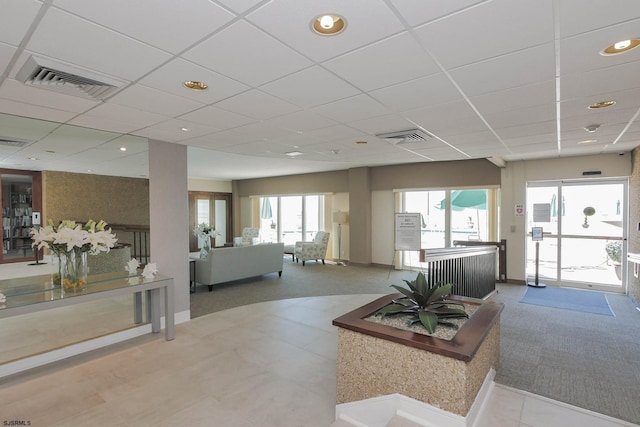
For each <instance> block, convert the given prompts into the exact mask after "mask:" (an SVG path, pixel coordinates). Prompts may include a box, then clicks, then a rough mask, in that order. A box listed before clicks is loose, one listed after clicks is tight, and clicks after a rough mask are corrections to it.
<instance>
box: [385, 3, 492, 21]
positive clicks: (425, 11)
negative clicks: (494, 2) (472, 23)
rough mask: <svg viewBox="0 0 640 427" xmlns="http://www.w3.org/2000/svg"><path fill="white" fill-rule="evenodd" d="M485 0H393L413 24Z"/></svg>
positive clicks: (396, 6) (404, 16) (439, 16)
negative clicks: (444, 0)
mask: <svg viewBox="0 0 640 427" xmlns="http://www.w3.org/2000/svg"><path fill="white" fill-rule="evenodd" d="M483 2H484V0H447V1H446V2H443V1H439V0H422V1H418V2H417V1H415V0H391V3H393V5H394V6H395V8H396V9H398V11H399V12H400V14H401V15H402V17H403V18H404V19H405V20H406V21H407V22H408V23H409V25H411V26H413V27H414V26H416V25H418V24H423V23H425V22H431V21H434V20H436V19H438V18H442V17H444V16H446V15H449V14H452V13H455V12H459V11H461V10H463V9H466V8H467V7H470V6H473V5H475V4H479V3H483Z"/></svg>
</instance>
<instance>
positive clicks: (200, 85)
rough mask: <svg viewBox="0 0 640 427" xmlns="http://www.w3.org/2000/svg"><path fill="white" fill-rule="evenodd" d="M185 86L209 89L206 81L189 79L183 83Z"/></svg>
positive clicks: (193, 88)
mask: <svg viewBox="0 0 640 427" xmlns="http://www.w3.org/2000/svg"><path fill="white" fill-rule="evenodd" d="M182 84H183V86H184V87H186V88H187V89H191V90H207V88H208V87H209V86H208V85H207V84H206V83H203V82H196V81H193V80H187V81H185V82H183V83H182Z"/></svg>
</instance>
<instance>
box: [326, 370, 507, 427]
mask: <svg viewBox="0 0 640 427" xmlns="http://www.w3.org/2000/svg"><path fill="white" fill-rule="evenodd" d="M495 374H496V372H495V370H493V369H490V370H489V372H488V373H487V375H486V377H485V379H484V382H483V383H482V386H481V387H480V390H479V391H478V394H477V395H476V398H475V400H474V402H473V404H472V405H471V409H470V410H469V412H468V413H467V415H466V416H464V417H463V416H461V415H458V414H454V413H451V412H447V411H445V410H443V409H440V408H437V407H435V406H433V405H429V404H427V403H424V402H420V401H418V400H415V399H412V398H410V397H407V396H403V395H401V394H390V395H386V396H378V397H373V398H370V399H365V400H361V401H358V402H348V403H343V404H340V405H336V420H344V421H348V422H350V423H351V424H353V425H355V426H359V427H363V426H366V427H384V426H386V425H387V424H388V423H389V421H390V420H391V419H392V418H393V417H394V416H396V415H399V416H401V417H404V418H406V419H408V420H411V421H413V422H414V423H416V424H419V425H423V426H425V427H470V426H473V425H475V424H476V423H477V421H478V419H479V417H480V415H481V414H482V411H483V410H484V408H485V406H486V402H487V401H488V399H489V396H490V395H491V392H492V390H493V388H494V382H493V379H494V378H495Z"/></svg>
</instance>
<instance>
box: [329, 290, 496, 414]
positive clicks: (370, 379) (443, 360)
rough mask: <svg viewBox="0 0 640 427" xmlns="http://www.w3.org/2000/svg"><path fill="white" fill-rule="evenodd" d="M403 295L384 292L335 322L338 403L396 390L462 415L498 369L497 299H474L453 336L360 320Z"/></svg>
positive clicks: (386, 393)
mask: <svg viewBox="0 0 640 427" xmlns="http://www.w3.org/2000/svg"><path fill="white" fill-rule="evenodd" d="M401 296H402V294H394V295H387V296H384V297H382V298H379V299H377V300H375V301H373V302H371V303H369V304H367V305H365V306H363V307H360V308H358V309H356V310H354V311H352V312H350V313H347V314H345V315H343V316H341V317H339V318H337V319H335V320H334V321H333V324H334V325H335V326H338V327H339V330H338V359H337V381H336V382H337V403H338V404H341V403H346V402H355V401H360V400H364V399H368V398H372V397H376V396H383V395H389V394H394V393H399V394H402V395H404V396H407V397H410V398H413V399H416V400H418V401H421V402H425V403H427V404H430V405H433V406H436V407H438V408H440V409H443V410H445V411H448V412H451V413H454V414H458V415H461V416H463V417H464V416H466V415H467V413H468V412H469V409H470V408H471V405H472V404H473V402H474V400H475V398H476V395H477V393H478V391H479V390H480V387H481V386H482V383H483V381H484V379H485V377H486V376H487V374H488V373H489V371H490V370H491V369H492V368H493V369H497V366H498V360H499V355H500V322H499V320H500V313H501V311H502V309H503V308H504V305H503V304H501V303H495V302H493V301H484V300H478V299H473V298H465V297H454V298H451V299H457V300H459V301H462V302H464V303H465V304H478V305H479V307H478V309H477V310H476V312H475V313H474V314H473V315H472V316H471V317H470V318H469V320H468V321H467V322H466V323H465V324H464V325H463V326H462V327H461V328H460V330H459V331H458V333H457V334H456V335H455V337H454V338H453V339H452V340H451V341H447V340H443V339H439V338H435V337H432V336H428V335H422V334H418V333H414V332H411V331H406V330H401V329H397V328H394V327H390V326H385V325H381V324H378V323H373V322H370V321H367V320H364V319H365V318H366V317H368V316H370V315H372V314H373V313H375V312H376V311H377V310H378V309H380V308H381V307H383V306H385V305H386V304H387V303H388V302H389V301H391V300H392V299H394V298H399V297H401Z"/></svg>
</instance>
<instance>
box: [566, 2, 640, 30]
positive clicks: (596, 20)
mask: <svg viewBox="0 0 640 427" xmlns="http://www.w3.org/2000/svg"><path fill="white" fill-rule="evenodd" d="M638 16H640V2H637V1H635V0H631V1H629V0H606V1H589V2H585V1H583V0H562V1H560V2H558V18H559V19H558V20H559V22H558V28H559V29H560V34H559V36H560V37H562V38H565V37H569V36H573V35H575V34H580V33H584V32H588V31H592V30H593V29H594V28H603V27H606V26H609V25H613V24H618V23H621V22H626V21H628V20H629V18H630V17H638ZM631 36H632V37H637V36H638V33H637V32H634V33H633V34H632V35H631ZM622 40H624V39H622Z"/></svg>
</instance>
